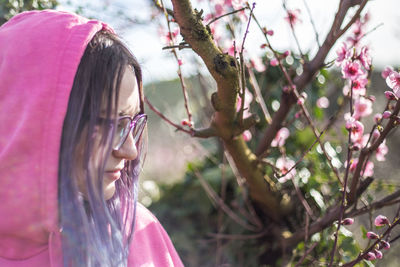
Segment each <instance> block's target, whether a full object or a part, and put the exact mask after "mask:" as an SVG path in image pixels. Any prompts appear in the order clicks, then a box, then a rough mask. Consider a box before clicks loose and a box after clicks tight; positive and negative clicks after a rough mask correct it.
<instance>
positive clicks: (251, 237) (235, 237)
mask: <svg viewBox="0 0 400 267" xmlns="http://www.w3.org/2000/svg"><path fill="white" fill-rule="evenodd" d="M268 232H269V231H266V230H265V231H262V232H260V233H258V234H253V235H231V234H230V235H228V234H220V233H208V235H209V236H212V237H216V238H220V239H234V240H248V239H257V238H260V237H263V236H265V235H267V234H268Z"/></svg>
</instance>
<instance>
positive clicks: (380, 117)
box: [374, 113, 382, 123]
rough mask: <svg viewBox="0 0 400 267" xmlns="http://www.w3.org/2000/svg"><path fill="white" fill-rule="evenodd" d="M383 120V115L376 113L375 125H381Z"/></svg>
mask: <svg viewBox="0 0 400 267" xmlns="http://www.w3.org/2000/svg"><path fill="white" fill-rule="evenodd" d="M381 120H382V114H380V113H376V114H375V115H374V121H375V123H379V122H380V121H381Z"/></svg>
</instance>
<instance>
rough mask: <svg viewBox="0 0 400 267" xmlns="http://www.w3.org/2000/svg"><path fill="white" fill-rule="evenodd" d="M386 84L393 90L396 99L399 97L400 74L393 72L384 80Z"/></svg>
mask: <svg viewBox="0 0 400 267" xmlns="http://www.w3.org/2000/svg"><path fill="white" fill-rule="evenodd" d="M386 84H387V85H388V86H389V87H390V88H391V89H392V90H393V92H394V93H395V94H396V96H397V97H400V73H398V72H396V71H393V72H392V73H390V74H389V76H388V77H387V78H386Z"/></svg>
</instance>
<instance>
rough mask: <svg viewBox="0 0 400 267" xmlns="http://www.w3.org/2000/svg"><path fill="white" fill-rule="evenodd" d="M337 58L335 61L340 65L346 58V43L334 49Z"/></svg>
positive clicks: (347, 53)
mask: <svg viewBox="0 0 400 267" xmlns="http://www.w3.org/2000/svg"><path fill="white" fill-rule="evenodd" d="M336 55H337V59H336V63H337V64H338V65H340V63H342V62H343V60H345V59H346V58H348V55H349V52H348V49H347V45H346V43H343V44H342V46H341V47H340V48H339V49H338V50H337V51H336Z"/></svg>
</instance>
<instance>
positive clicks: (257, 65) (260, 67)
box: [250, 57, 266, 72]
mask: <svg viewBox="0 0 400 267" xmlns="http://www.w3.org/2000/svg"><path fill="white" fill-rule="evenodd" d="M250 62H251V65H252V66H253V67H254V68H255V69H256V71H258V72H264V71H265V70H266V67H265V65H264V63H263V62H262V61H261V59H260V58H259V57H255V58H252V59H251V60H250Z"/></svg>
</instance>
